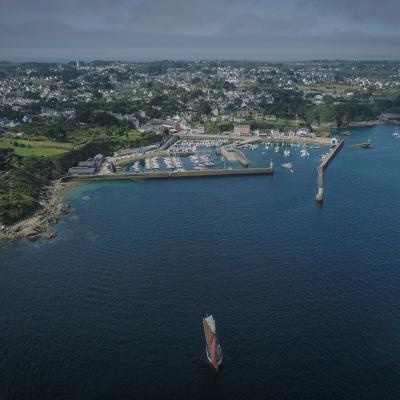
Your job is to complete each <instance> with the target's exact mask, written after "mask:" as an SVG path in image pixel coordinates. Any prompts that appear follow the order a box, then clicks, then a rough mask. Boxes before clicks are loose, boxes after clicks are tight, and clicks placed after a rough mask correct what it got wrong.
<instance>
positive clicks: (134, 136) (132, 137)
mask: <svg viewBox="0 0 400 400" xmlns="http://www.w3.org/2000/svg"><path fill="white" fill-rule="evenodd" d="M141 137H142V135H141V133H140V132H138V131H136V130H134V129H132V130H130V131H129V132H128V138H129V139H130V140H135V139H140V138H141Z"/></svg>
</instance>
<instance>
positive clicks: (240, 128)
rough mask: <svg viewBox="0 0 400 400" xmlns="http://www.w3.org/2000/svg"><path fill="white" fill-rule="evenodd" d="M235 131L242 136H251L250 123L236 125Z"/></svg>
mask: <svg viewBox="0 0 400 400" xmlns="http://www.w3.org/2000/svg"><path fill="white" fill-rule="evenodd" d="M233 133H234V134H235V135H240V136H251V129H250V125H235V126H234V127H233Z"/></svg>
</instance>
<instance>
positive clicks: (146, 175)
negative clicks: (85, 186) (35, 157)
mask: <svg viewBox="0 0 400 400" xmlns="http://www.w3.org/2000/svg"><path fill="white" fill-rule="evenodd" d="M273 173H274V166H273V163H272V162H271V164H270V166H269V167H267V168H246V169H244V168H243V169H205V170H193V171H175V172H170V171H165V172H136V173H127V174H120V173H114V174H107V175H79V176H78V175H70V176H65V177H63V178H61V180H62V181H63V182H69V181H103V180H145V179H173V178H195V177H210V176H212V177H217V176H243V175H272V174H273Z"/></svg>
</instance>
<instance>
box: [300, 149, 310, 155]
mask: <svg viewBox="0 0 400 400" xmlns="http://www.w3.org/2000/svg"><path fill="white" fill-rule="evenodd" d="M309 155H310V153H309V152H308V151H307V149H301V150H300V157H308V156H309Z"/></svg>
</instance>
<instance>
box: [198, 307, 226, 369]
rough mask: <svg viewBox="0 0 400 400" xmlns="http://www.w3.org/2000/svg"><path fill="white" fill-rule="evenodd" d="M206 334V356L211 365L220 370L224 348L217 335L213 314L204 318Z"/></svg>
mask: <svg viewBox="0 0 400 400" xmlns="http://www.w3.org/2000/svg"><path fill="white" fill-rule="evenodd" d="M203 328H204V336H205V338H206V343H207V344H206V356H207V359H208V362H209V363H210V364H211V366H212V367H213V368H214V369H215V370H216V371H218V369H219V367H220V365H221V364H222V359H223V355H222V348H221V345H220V344H219V340H218V336H217V328H216V326H215V319H214V317H213V316H212V315H207V316H206V317H205V318H203Z"/></svg>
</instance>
